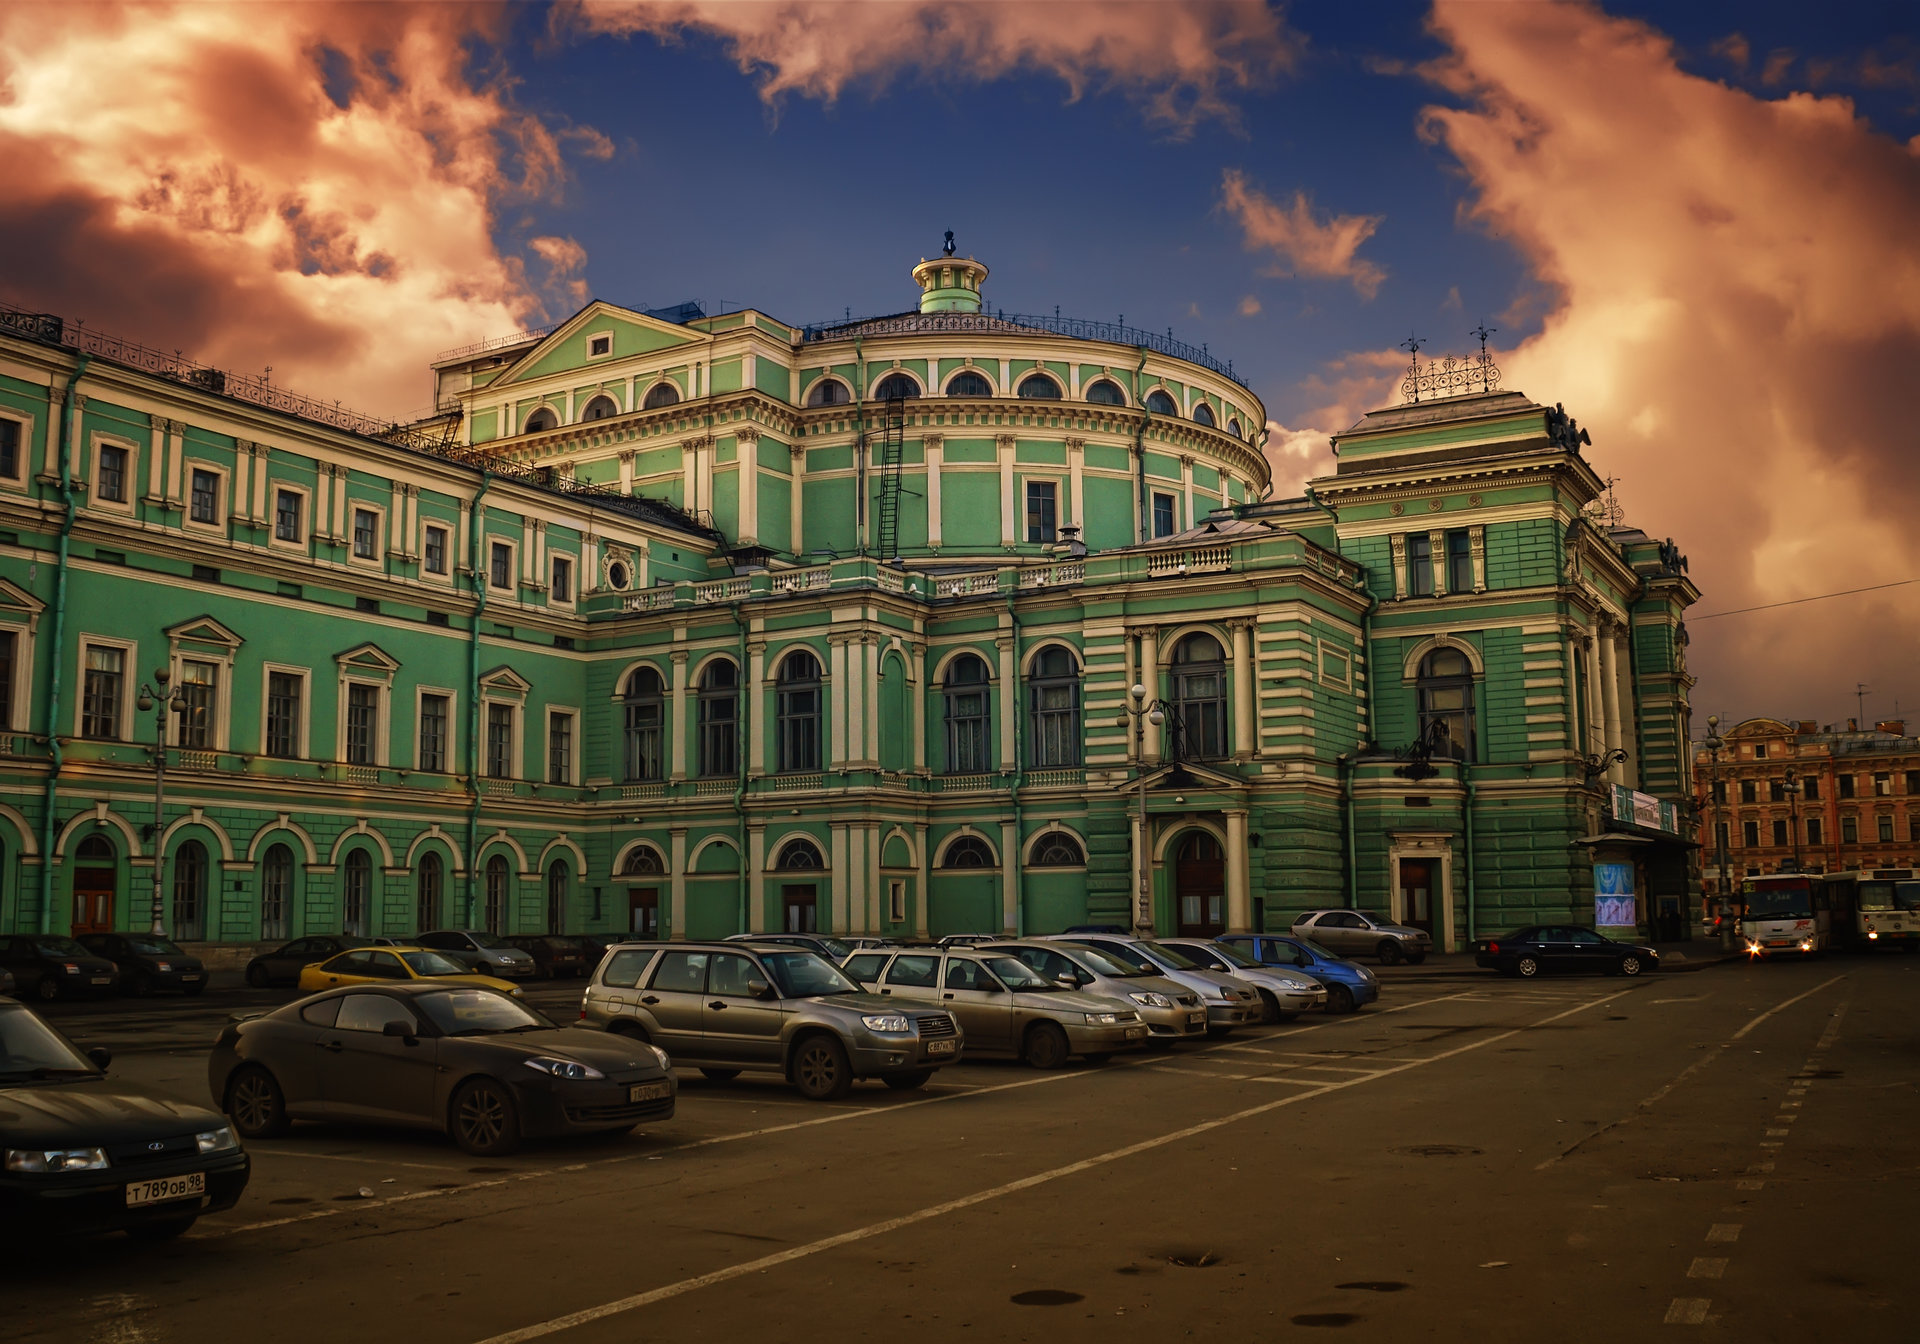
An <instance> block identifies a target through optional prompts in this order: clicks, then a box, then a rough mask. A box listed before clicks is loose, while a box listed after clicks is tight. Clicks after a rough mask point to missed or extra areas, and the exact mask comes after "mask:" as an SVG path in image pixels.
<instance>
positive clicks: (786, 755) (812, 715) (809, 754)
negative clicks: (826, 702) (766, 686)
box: [775, 649, 820, 774]
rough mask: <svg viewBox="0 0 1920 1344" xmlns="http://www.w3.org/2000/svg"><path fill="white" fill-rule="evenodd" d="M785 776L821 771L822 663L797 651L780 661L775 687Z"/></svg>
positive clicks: (780, 760) (781, 767)
mask: <svg viewBox="0 0 1920 1344" xmlns="http://www.w3.org/2000/svg"><path fill="white" fill-rule="evenodd" d="M775 692H776V693H775V699H776V701H777V703H776V705H775V710H776V714H775V717H776V719H777V722H776V724H775V731H776V733H777V735H778V738H779V743H778V746H779V751H778V756H779V762H778V765H779V770H780V772H781V773H782V774H807V773H810V772H812V771H815V770H818V769H819V768H820V660H819V659H818V658H815V657H814V656H813V655H812V654H811V653H809V652H808V651H807V650H805V649H795V650H794V651H793V652H792V653H790V654H788V655H787V656H786V657H785V658H783V659H781V660H780V675H779V677H778V679H777V681H776V684H775Z"/></svg>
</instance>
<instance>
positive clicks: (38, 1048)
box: [0, 1008, 100, 1083]
mask: <svg viewBox="0 0 1920 1344" xmlns="http://www.w3.org/2000/svg"><path fill="white" fill-rule="evenodd" d="M99 1072H100V1070H98V1069H96V1068H94V1066H93V1061H91V1060H89V1059H88V1058H87V1057H86V1056H85V1055H83V1054H81V1053H80V1052H79V1051H78V1050H75V1049H74V1048H73V1047H72V1046H71V1045H69V1044H67V1041H66V1038H65V1037H63V1036H61V1035H60V1033H59V1032H57V1031H55V1030H54V1029H53V1028H52V1027H49V1026H48V1025H47V1024H46V1023H45V1022H42V1021H41V1020H40V1019H39V1018H37V1017H35V1016H34V1015H33V1014H32V1013H30V1012H28V1011H27V1010H26V1009H24V1008H4V1009H0V1083H18V1082H28V1081H31V1080H33V1079H36V1078H51V1077H55V1076H57V1075H61V1074H75V1075H78V1074H87V1075H92V1074H97V1073H99Z"/></svg>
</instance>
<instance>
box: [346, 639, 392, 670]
mask: <svg viewBox="0 0 1920 1344" xmlns="http://www.w3.org/2000/svg"><path fill="white" fill-rule="evenodd" d="M333 661H334V662H335V663H338V664H339V665H340V670H341V671H343V672H346V671H353V672H377V673H380V674H381V675H391V674H392V673H395V672H398V671H399V670H400V660H399V659H397V658H395V657H394V656H393V655H392V654H390V653H388V652H387V651H386V650H385V649H383V648H381V647H380V646H379V645H378V644H375V643H372V642H371V641H369V642H368V643H365V644H356V645H355V646H354V647H353V648H351V649H348V650H346V651H345V652H343V653H336V654H334V655H333Z"/></svg>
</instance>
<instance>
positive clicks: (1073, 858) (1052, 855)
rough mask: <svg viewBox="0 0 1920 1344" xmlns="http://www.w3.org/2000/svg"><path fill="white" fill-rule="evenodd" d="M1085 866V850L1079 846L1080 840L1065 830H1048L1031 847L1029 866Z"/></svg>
mask: <svg viewBox="0 0 1920 1344" xmlns="http://www.w3.org/2000/svg"><path fill="white" fill-rule="evenodd" d="M1086 866H1087V855H1086V851H1084V850H1082V849H1081V848H1080V842H1079V841H1078V840H1076V839H1074V838H1073V837H1072V836H1071V835H1068V834H1067V833H1066V832H1065V831H1048V832H1047V833H1046V834H1045V835H1043V836H1041V837H1040V839H1039V841H1038V843H1036V844H1035V845H1034V847H1033V861H1032V862H1031V863H1029V864H1028V865H1027V867H1029V868H1084V867H1086Z"/></svg>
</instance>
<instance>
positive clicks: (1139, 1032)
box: [1127, 1027, 1147, 1041]
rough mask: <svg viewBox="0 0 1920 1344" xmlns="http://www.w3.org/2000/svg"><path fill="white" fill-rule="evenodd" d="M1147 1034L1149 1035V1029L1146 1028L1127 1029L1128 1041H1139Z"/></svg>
mask: <svg viewBox="0 0 1920 1344" xmlns="http://www.w3.org/2000/svg"><path fill="white" fill-rule="evenodd" d="M1146 1034H1147V1029H1146V1028H1145V1027H1128V1028H1127V1039H1128V1040H1130V1041H1133V1040H1138V1039H1139V1038H1140V1037H1142V1036H1145V1035H1146Z"/></svg>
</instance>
